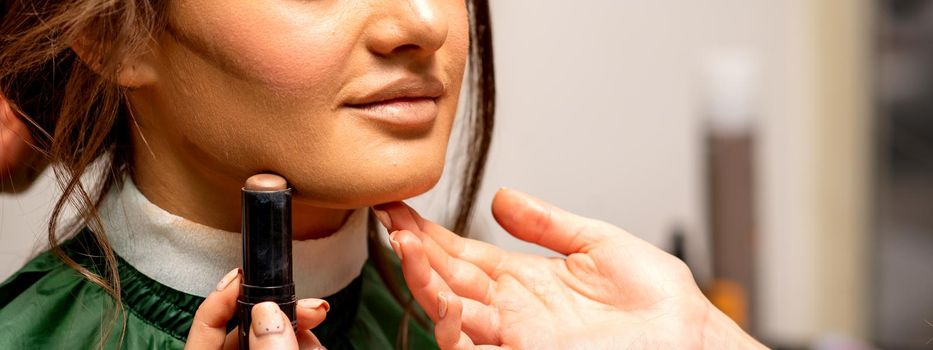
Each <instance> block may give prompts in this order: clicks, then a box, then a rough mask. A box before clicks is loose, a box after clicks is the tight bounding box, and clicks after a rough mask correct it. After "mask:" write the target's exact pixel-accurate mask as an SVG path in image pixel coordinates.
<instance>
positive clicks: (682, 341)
mask: <svg viewBox="0 0 933 350" xmlns="http://www.w3.org/2000/svg"><path fill="white" fill-rule="evenodd" d="M380 211H382V212H381V213H380ZM493 214H494V216H495V218H496V220H497V221H498V222H499V224H500V225H502V227H503V228H505V229H506V231H508V232H509V233H510V234H512V235H514V236H515V237H517V238H519V239H522V240H525V241H528V242H531V243H534V244H539V245H541V246H544V247H546V248H549V249H552V250H554V251H556V252H559V253H561V254H563V255H565V258H544V257H539V256H533V255H527V254H519V253H509V252H505V251H503V250H501V249H499V248H497V247H495V246H492V245H490V244H487V243H483V242H479V241H475V240H470V239H466V238H462V237H459V236H457V235H456V234H454V233H452V232H450V231H448V230H447V229H445V228H443V227H442V226H440V225H437V224H434V223H432V222H430V221H428V220H425V219H423V218H421V217H420V216H419V215H418V214H417V213H415V212H414V210H411V209H410V208H408V207H407V206H405V205H404V204H401V203H394V204H389V205H384V206H380V207H379V208H378V210H377V216H379V217H380V221H382V222H383V224H384V225H386V226H387V227H388V228H389V230H390V231H392V232H393V233H392V234H391V239H390V241H391V242H392V245H393V249H395V251H396V253H397V254H399V256H400V257H401V259H402V270H403V273H404V275H405V281H406V283H407V284H408V286H409V288H410V289H411V290H412V294H413V295H414V297H415V299H416V301H417V302H418V303H419V304H420V305H421V306H422V307H423V308H424V309H425V310H426V311H427V314H428V316H429V317H430V318H431V319H432V320H433V321H434V322H435V323H436V326H435V335H436V338H437V341H438V344H439V345H440V346H441V347H442V348H449V349H465V348H474V347H481V348H484V347H491V348H500V347H501V348H516V349H524V348H529V349H546V348H555V349H568V348H586V349H594V348H595V349H618V348H664V349H668V348H670V349H699V348H703V347H708V346H709V345H710V344H716V346H717V347H722V346H729V345H730V344H731V345H732V346H733V347H742V348H747V347H748V346H749V344H753V345H756V346H760V345H759V344H757V343H755V342H754V340H752V339H751V338H750V337H748V336H747V335H745V334H744V332H742V331H741V330H740V329H738V327H737V326H735V324H734V323H733V322H731V321H730V320H728V319H727V318H726V317H725V316H724V315H722V313H721V312H719V310H717V309H716V308H715V307H713V306H712V305H711V304H710V303H709V301H708V300H707V299H706V298H705V297H704V296H703V295H702V293H701V292H700V291H699V289H698V288H697V285H696V283H695V282H694V280H693V277H692V275H691V274H690V271H689V269H687V267H686V265H684V264H683V263H682V262H681V261H680V260H678V259H676V258H674V257H672V256H670V255H668V254H667V253H665V252H663V251H661V250H659V249H657V248H656V247H654V246H652V245H650V244H648V243H646V242H644V241H642V240H640V239H638V238H636V237H634V236H632V235H630V234H628V233H627V232H625V231H623V230H621V229H619V228H616V227H614V226H612V225H609V224H607V223H604V222H601V221H596V220H591V219H586V218H582V217H579V216H576V215H573V214H570V213H568V212H566V211H563V210H561V209H558V208H556V207H553V206H551V205H548V204H546V203H544V202H541V201H540V200H537V199H534V198H531V197H530V196H527V195H524V194H521V193H519V192H516V191H511V190H503V191H500V192H499V193H498V194H497V195H496V199H495V200H494V202H493ZM743 344H744V345H743Z"/></svg>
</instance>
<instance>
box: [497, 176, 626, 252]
mask: <svg viewBox="0 0 933 350" xmlns="http://www.w3.org/2000/svg"><path fill="white" fill-rule="evenodd" d="M492 216H493V217H494V218H495V219H496V222H498V223H499V225H500V226H502V228H504V229H505V230H506V231H508V232H509V233H510V234H512V236H515V238H518V239H521V240H523V241H525V242H529V243H534V244H537V245H540V246H543V247H545V248H548V249H551V250H553V251H556V252H559V253H561V254H564V255H570V254H573V253H586V252H587V251H588V250H589V248H590V247H592V246H593V245H594V244H596V243H599V242H601V241H603V240H605V239H607V238H608V237H610V236H612V235H615V234H617V233H618V232H616V231H621V230H616V229H615V228H608V227H605V226H602V225H598V224H597V223H598V222H597V221H596V220H592V219H589V218H585V217H582V216H578V215H575V214H572V213H570V212H567V211H565V210H563V209H560V208H558V207H555V206H553V205H551V204H548V203H545V202H544V201H542V200H540V199H537V198H534V197H532V196H529V195H527V194H524V193H521V192H519V191H515V190H510V189H505V188H503V189H501V190H499V191H498V192H496V196H495V198H493V200H492Z"/></svg>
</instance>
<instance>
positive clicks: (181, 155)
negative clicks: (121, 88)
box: [131, 0, 469, 208]
mask: <svg viewBox="0 0 933 350" xmlns="http://www.w3.org/2000/svg"><path fill="white" fill-rule="evenodd" d="M168 7H169V8H168V13H167V15H168V22H169V24H168V29H167V30H166V31H165V33H164V34H162V35H161V36H160V37H159V38H157V47H156V49H155V50H153V54H152V55H151V58H149V59H148V60H149V61H150V63H151V66H152V67H154V72H155V76H156V77H157V78H156V79H155V83H153V84H151V85H147V86H145V87H143V88H140V89H137V90H136V91H134V92H133V93H132V94H131V101H132V104H133V108H134V112H135V114H136V119H137V122H138V123H139V124H140V127H139V129H140V130H142V131H143V132H142V135H143V137H144V138H146V140H144V142H146V143H148V144H150V145H149V146H146V147H152V148H154V149H169V150H170V151H168V153H169V154H167V155H166V154H161V155H160V154H154V155H153V157H154V159H157V160H158V159H160V157H170V158H175V160H173V162H175V163H176V165H177V166H179V167H187V168H188V169H193V170H192V171H191V173H192V174H196V176H207V177H210V178H216V179H217V181H221V182H223V181H232V182H237V183H242V181H243V179H245V178H246V177H248V176H250V175H252V174H254V173H256V172H260V171H272V172H275V173H278V174H281V175H283V176H285V177H286V178H287V179H288V180H289V182H290V184H291V186H292V187H293V188H294V189H295V190H296V193H297V197H296V199H297V200H299V201H304V202H305V203H308V204H313V205H318V206H324V207H331V208H355V207H362V206H368V205H373V204H377V203H382V202H387V201H392V200H398V199H402V198H407V197H411V196H414V195H417V194H419V193H422V192H424V191H426V190H428V189H429V188H431V187H432V186H434V184H435V183H436V182H437V180H438V178H439V177H440V174H441V172H442V170H443V166H444V156H445V153H446V149H447V141H448V138H449V135H450V129H451V125H452V123H453V119H454V114H455V112H456V109H457V102H458V97H459V93H460V86H461V81H462V79H463V73H464V69H465V64H466V58H467V50H468V46H469V29H468V19H467V11H466V5H465V3H464V0H352V1H351V0H232V1H217V0H173V1H169V6H168ZM152 143H157V144H158V145H156V146H155V147H153V146H152V145H151V144H152Z"/></svg>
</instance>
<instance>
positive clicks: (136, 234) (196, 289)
mask: <svg viewBox="0 0 933 350" xmlns="http://www.w3.org/2000/svg"><path fill="white" fill-rule="evenodd" d="M100 214H101V219H102V220H103V225H104V229H105V230H106V232H107V237H108V238H109V240H110V244H111V246H112V247H113V250H114V251H115V252H116V253H117V254H118V255H119V256H120V257H122V258H123V259H124V260H126V261H127V262H128V263H130V265H132V266H133V267H134V268H136V269H137V270H139V271H140V272H142V273H143V274H145V275H146V276H148V277H150V278H152V279H154V280H156V281H157V282H159V283H162V284H164V285H166V286H168V287H171V288H173V289H176V290H179V291H182V292H185V293H188V294H193V295H197V296H201V297H206V296H207V295H208V294H210V292H211V291H213V290H214V287H215V286H216V284H217V281H219V280H220V278H221V277H223V276H224V274H226V273H227V272H229V271H230V270H231V269H233V268H236V267H237V266H240V265H241V262H242V261H241V259H242V258H241V255H242V245H241V244H242V242H241V235H240V233H239V232H228V231H223V230H218V229H215V228H212V227H208V226H204V225H201V224H198V223H195V222H192V221H189V220H187V219H185V218H182V217H179V216H176V215H173V214H171V213H169V212H167V211H165V210H163V209H162V208H159V207H157V206H156V205H155V204H152V202H149V200H148V199H146V197H145V196H143V194H142V193H140V192H139V189H137V188H136V185H135V184H133V181H132V180H130V179H128V178H127V180H126V182H125V185H124V186H123V188H122V189H119V188H115V189H114V190H112V191H111V192H110V193H108V194H107V198H106V199H105V200H104V203H103V204H102V206H101V208H100ZM366 221H367V220H366V210H365V209H360V210H356V211H355V212H353V213H352V214H351V215H350V217H349V218H348V219H347V222H346V223H344V225H343V227H342V228H340V230H338V231H337V232H335V233H334V234H333V235H330V236H327V237H325V238H321V239H315V240H305V241H292V254H293V258H292V259H293V264H294V265H293V268H294V273H295V277H294V278H295V294H296V295H297V297H298V298H310V297H316V298H320V297H325V296H329V295H331V294H334V293H336V292H337V291H339V290H341V289H343V288H344V287H346V286H347V285H349V284H350V282H352V281H353V279H354V278H356V277H357V276H359V275H360V271H361V270H362V269H363V265H364V264H365V263H366V258H367V248H366Z"/></svg>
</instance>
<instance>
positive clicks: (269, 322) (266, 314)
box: [251, 301, 285, 337]
mask: <svg viewBox="0 0 933 350" xmlns="http://www.w3.org/2000/svg"><path fill="white" fill-rule="evenodd" d="M280 312H281V311H279V306H278V305H276V304H275V303H273V302H268V301H267V302H264V303H259V304H256V306H253V324H252V325H251V327H253V332H255V333H256V335H257V336H260V337H261V336H264V335H270V334H277V333H282V332H283V331H285V322H284V321H283V320H282V315H280V314H279V313H280Z"/></svg>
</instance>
